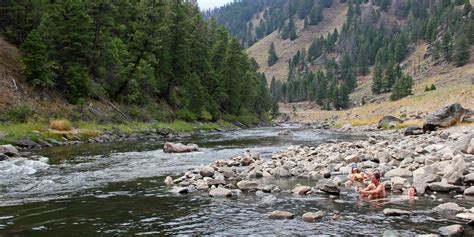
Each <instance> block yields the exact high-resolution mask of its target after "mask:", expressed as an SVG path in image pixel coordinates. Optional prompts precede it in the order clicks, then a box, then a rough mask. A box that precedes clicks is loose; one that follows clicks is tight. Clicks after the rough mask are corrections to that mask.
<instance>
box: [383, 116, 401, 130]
mask: <svg viewBox="0 0 474 237" xmlns="http://www.w3.org/2000/svg"><path fill="white" fill-rule="evenodd" d="M401 123H403V121H402V120H401V119H399V118H397V117H394V116H390V115H389V116H385V117H383V118H382V119H380V120H379V122H378V124H377V128H378V129H380V128H394V127H396V126H398V125H399V124H401Z"/></svg>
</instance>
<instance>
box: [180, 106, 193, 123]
mask: <svg viewBox="0 0 474 237" xmlns="http://www.w3.org/2000/svg"><path fill="white" fill-rule="evenodd" d="M176 117H177V118H178V119H180V120H184V121H187V122H192V121H196V119H197V117H196V115H195V114H194V113H193V112H191V111H189V110H186V109H182V110H178V112H176Z"/></svg>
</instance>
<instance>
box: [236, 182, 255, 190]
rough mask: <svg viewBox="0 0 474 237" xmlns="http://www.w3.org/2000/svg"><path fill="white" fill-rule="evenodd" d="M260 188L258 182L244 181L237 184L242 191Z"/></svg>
mask: <svg viewBox="0 0 474 237" xmlns="http://www.w3.org/2000/svg"><path fill="white" fill-rule="evenodd" d="M258 186H259V183H258V182H255V181H249V180H242V181H240V182H238V183H237V187H239V189H240V190H242V191H248V190H255V189H257V188H258Z"/></svg>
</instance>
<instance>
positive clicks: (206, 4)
mask: <svg viewBox="0 0 474 237" xmlns="http://www.w3.org/2000/svg"><path fill="white" fill-rule="evenodd" d="M232 1H233V0H198V4H199V7H200V8H201V9H203V10H205V9H209V8H211V9H212V8H214V7H220V6H222V5H225V4H226V3H228V2H232Z"/></svg>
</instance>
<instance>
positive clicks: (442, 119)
mask: <svg viewBox="0 0 474 237" xmlns="http://www.w3.org/2000/svg"><path fill="white" fill-rule="evenodd" d="M465 113H466V109H464V108H463V107H462V106H461V104H459V103H454V104H450V105H447V106H445V107H443V108H442V109H440V110H438V111H436V112H435V113H432V114H430V115H428V116H427V117H426V118H425V121H424V123H423V131H434V130H436V128H438V127H442V128H446V127H450V126H453V125H455V124H456V123H458V122H460V121H461V120H462V118H463V116H464V114H465Z"/></svg>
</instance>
